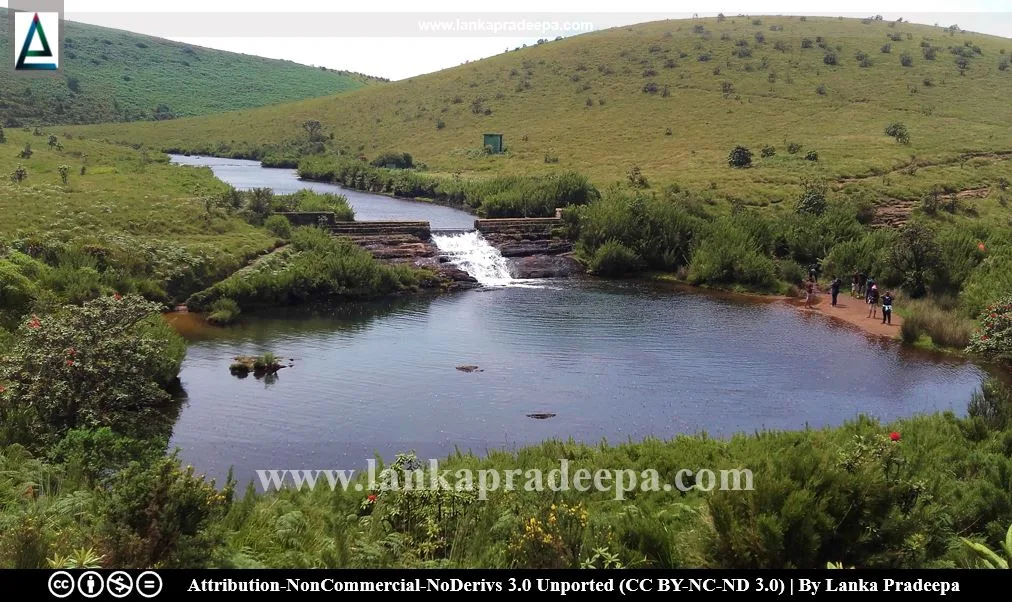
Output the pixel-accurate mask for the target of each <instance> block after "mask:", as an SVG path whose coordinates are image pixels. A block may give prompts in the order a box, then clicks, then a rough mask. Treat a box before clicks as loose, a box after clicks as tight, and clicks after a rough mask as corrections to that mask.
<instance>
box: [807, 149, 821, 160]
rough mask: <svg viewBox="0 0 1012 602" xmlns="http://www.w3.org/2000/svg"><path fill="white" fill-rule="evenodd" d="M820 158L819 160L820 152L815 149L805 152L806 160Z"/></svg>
mask: <svg viewBox="0 0 1012 602" xmlns="http://www.w3.org/2000/svg"><path fill="white" fill-rule="evenodd" d="M818 160H819V153H817V152H815V151H813V150H810V151H808V152H807V153H805V161H818Z"/></svg>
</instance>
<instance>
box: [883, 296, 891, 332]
mask: <svg viewBox="0 0 1012 602" xmlns="http://www.w3.org/2000/svg"><path fill="white" fill-rule="evenodd" d="M882 323H883V324H889V325H890V326H892V323H893V292H892V291H886V294H885V295H883V297H882Z"/></svg>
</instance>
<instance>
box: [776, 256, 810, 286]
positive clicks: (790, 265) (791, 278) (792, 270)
mask: <svg viewBox="0 0 1012 602" xmlns="http://www.w3.org/2000/svg"><path fill="white" fill-rule="evenodd" d="M777 271H778V273H779V274H780V279H781V280H783V281H784V282H787V283H789V284H795V285H801V284H802V283H803V282H804V281H805V279H806V278H808V271H807V270H805V268H803V267H801V264H800V263H798V262H796V261H792V260H790V259H784V260H780V261H778V262H777Z"/></svg>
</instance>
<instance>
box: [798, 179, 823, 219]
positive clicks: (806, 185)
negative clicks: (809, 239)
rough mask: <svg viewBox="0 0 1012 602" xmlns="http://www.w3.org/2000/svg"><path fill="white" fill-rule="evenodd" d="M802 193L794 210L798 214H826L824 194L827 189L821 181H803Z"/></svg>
mask: <svg viewBox="0 0 1012 602" xmlns="http://www.w3.org/2000/svg"><path fill="white" fill-rule="evenodd" d="M801 185H802V188H803V191H802V193H801V197H800V198H799V199H798V203H797V205H795V207H794V210H795V211H796V212H798V213H807V214H810V215H816V216H818V215H822V214H823V213H825V212H826V192H827V191H828V190H829V187H828V186H827V185H826V183H825V182H824V181H822V180H805V181H804V182H802V183H801Z"/></svg>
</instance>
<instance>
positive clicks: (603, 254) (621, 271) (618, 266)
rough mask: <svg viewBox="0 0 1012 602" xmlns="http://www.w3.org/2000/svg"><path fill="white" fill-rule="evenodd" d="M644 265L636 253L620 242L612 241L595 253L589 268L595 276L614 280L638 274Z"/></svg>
mask: <svg viewBox="0 0 1012 602" xmlns="http://www.w3.org/2000/svg"><path fill="white" fill-rule="evenodd" d="M642 265H643V262H642V261H641V260H640V257H639V255H637V254H636V252H635V251H633V250H632V249H630V248H629V247H627V246H625V245H623V244H622V243H620V242H618V241H615V240H610V241H608V242H606V243H604V244H603V245H601V246H600V247H599V248H598V249H597V251H595V252H594V256H593V258H592V259H591V260H590V264H589V266H588V267H589V268H590V271H591V272H592V273H594V274H597V275H599V276H604V277H611V278H614V277H617V276H625V275H628V274H633V273H635V272H638V271H639V270H640V269H641V268H642Z"/></svg>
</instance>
